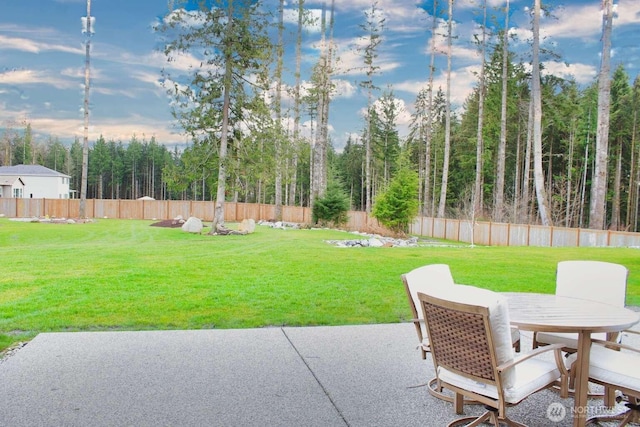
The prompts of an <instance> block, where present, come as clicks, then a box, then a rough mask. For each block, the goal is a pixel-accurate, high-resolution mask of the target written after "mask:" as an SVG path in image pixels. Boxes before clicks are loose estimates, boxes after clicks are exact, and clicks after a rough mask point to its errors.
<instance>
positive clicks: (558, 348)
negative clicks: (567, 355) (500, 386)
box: [496, 344, 569, 398]
mask: <svg viewBox="0 0 640 427" xmlns="http://www.w3.org/2000/svg"><path fill="white" fill-rule="evenodd" d="M562 348H563V345H562V344H551V345H545V346H544V347H538V348H536V349H534V350H532V351H530V352H528V353H526V354H523V355H520V356H518V357H515V358H514V359H513V360H512V361H511V362H507V363H503V364H502V365H500V366H498V367H497V368H496V370H497V371H498V375H500V376H502V372H503V371H505V370H506V369H509V368H511V367H514V366H516V365H517V364H519V363H522V362H524V361H525V360H528V359H531V358H532V357H536V356H539V355H540V354H542V353H546V352H548V351H553V355H554V359H555V362H556V366H557V367H558V370H559V371H560V382H559V383H558V384H559V386H560V397H562V398H566V397H568V395H569V380H568V379H569V371H568V370H567V367H566V366H565V364H564V358H563V357H562Z"/></svg>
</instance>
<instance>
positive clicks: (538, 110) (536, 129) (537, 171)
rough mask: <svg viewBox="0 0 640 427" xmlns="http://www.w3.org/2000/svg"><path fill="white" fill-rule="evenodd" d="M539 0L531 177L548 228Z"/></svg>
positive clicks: (537, 7) (537, 2) (535, 25)
mask: <svg viewBox="0 0 640 427" xmlns="http://www.w3.org/2000/svg"><path fill="white" fill-rule="evenodd" d="M539 50H540V0H535V10H534V13H533V63H532V73H531V86H532V87H531V95H532V98H533V176H534V182H535V186H536V198H537V200H538V214H539V216H540V220H541V221H542V225H544V226H550V225H551V219H550V218H549V208H548V206H547V195H546V191H545V187H544V171H543V169H542V98H541V96H542V95H541V90H540V60H539Z"/></svg>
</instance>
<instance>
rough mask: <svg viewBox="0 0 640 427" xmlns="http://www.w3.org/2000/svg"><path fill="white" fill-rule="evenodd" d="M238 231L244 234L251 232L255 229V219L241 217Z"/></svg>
mask: <svg viewBox="0 0 640 427" xmlns="http://www.w3.org/2000/svg"><path fill="white" fill-rule="evenodd" d="M238 231H240V232H241V233H245V234H251V233H253V232H254V231H256V221H255V220H253V219H250V218H249V219H243V220H242V222H241V223H240V225H239V226H238Z"/></svg>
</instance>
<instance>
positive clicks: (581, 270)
mask: <svg viewBox="0 0 640 427" xmlns="http://www.w3.org/2000/svg"><path fill="white" fill-rule="evenodd" d="M628 275H629V270H627V268H626V267H625V266H623V265H620V264H614V263H611V262H603V261H561V262H559V263H558V266H557V269H556V295H558V296H563V297H571V298H578V299H586V300H591V301H598V302H602V303H605V304H610V305H615V306H618V307H624V305H625V297H626V292H627V277H628ZM592 338H597V339H602V340H604V339H607V337H606V334H604V333H601V334H594V335H593V336H592ZM612 338H614V339H615V338H616V337H609V340H611V339H612ZM547 344H562V345H563V347H564V351H565V352H568V353H573V352H575V351H576V349H577V347H578V334H572V333H560V332H537V333H534V335H533V348H536V347H538V346H541V345H547Z"/></svg>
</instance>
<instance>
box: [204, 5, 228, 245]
mask: <svg viewBox="0 0 640 427" xmlns="http://www.w3.org/2000/svg"><path fill="white" fill-rule="evenodd" d="M232 26H233V2H232V1H230V2H229V21H228V22H227V28H228V29H229V34H231V27H232ZM232 54H233V53H232V52H227V53H225V71H224V95H223V101H222V129H221V130H220V150H219V153H218V156H219V157H218V189H217V191H216V205H215V212H214V218H213V223H212V224H211V231H210V232H209V233H210V234H214V233H215V232H216V229H217V226H218V225H224V202H225V193H226V181H227V148H228V139H229V137H228V135H229V107H230V104H231V84H232V78H233V76H232V72H233V69H232V60H233V58H232V57H231V56H232Z"/></svg>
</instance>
